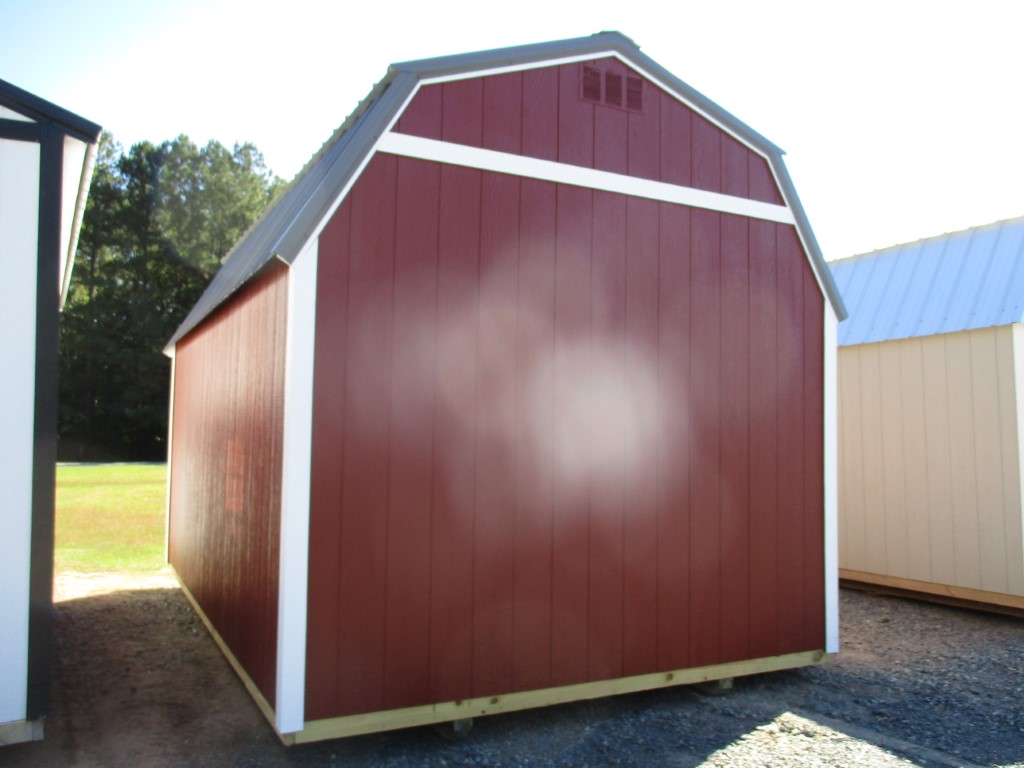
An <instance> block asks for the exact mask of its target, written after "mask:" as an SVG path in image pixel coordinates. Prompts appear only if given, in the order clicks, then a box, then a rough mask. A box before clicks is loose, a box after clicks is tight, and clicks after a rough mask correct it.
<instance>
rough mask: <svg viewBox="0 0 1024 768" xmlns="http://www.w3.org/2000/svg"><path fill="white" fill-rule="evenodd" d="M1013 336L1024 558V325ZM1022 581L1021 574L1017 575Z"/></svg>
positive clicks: (1020, 586)
mask: <svg viewBox="0 0 1024 768" xmlns="http://www.w3.org/2000/svg"><path fill="white" fill-rule="evenodd" d="M1012 328H1013V330H1012V334H1013V392H1014V397H1013V406H1014V412H1013V431H1014V433H1015V434H1016V435H1017V466H1016V467H1014V469H1015V470H1016V472H1017V477H1016V483H1017V500H1018V506H1017V509H1016V510H1015V511H1014V512H1013V514H1016V515H1017V516H1018V518H1019V527H1018V528H1017V530H1018V531H1020V532H1021V533H1020V534H1019V536H1020V538H1019V539H1018V540H1017V541H1015V542H1013V544H1014V546H1015V547H1018V550H1017V551H1018V552H1020V553H1022V557H1024V325H1022V324H1021V323H1014V324H1013V326H1012ZM1016 576H1017V578H1018V579H1022V576H1021V574H1020V572H1019V571H1018V572H1017V574H1016ZM1010 589H1011V592H1012V591H1014V590H1016V591H1017V594H1024V580H1020V581H1018V583H1016V584H1012V583H1011V585H1010Z"/></svg>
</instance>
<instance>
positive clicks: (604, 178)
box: [377, 132, 796, 224]
mask: <svg viewBox="0 0 1024 768" xmlns="http://www.w3.org/2000/svg"><path fill="white" fill-rule="evenodd" d="M377 150H378V151H380V152H387V153H389V154H392V155H401V156H402V157H413V158H417V159H420V160H433V161H435V162H438V163H448V164H450V165H461V166H465V167H467V168H476V169H478V170H481V171H494V172H496V173H507V174H510V175H512V176H524V177H526V178H529V179H540V180H541V181H553V182H555V183H557V184H571V185H572V186H575V187H586V188H588V189H599V190H602V191H604V192H617V193H619V194H622V195H630V196H633V197H643V198H647V199H648V200H659V201H661V202H664V203H675V204H677V205H687V206H692V207H694V208H704V209H707V210H711V211H719V212H720V213H732V214H736V215H737V216H749V217H750V218H754V219H764V220H766V221H776V222H779V223H781V224H794V223H795V222H796V220H795V219H794V218H793V212H792V211H791V210H790V209H789V208H787V207H786V206H784V205H775V204H773V203H763V202H761V201H760V200H748V199H747V198H745V197H735V196H733V195H723V194H720V193H718V192H708V191H707V190H703V189H694V188H693V187H680V186H677V185H675V184H666V183H665V182H662V181H651V180H649V179H638V178H636V177H634V176H625V175H623V174H621V173H609V172H608V171H598V170H594V169H593V168H583V167H581V166H578V165H569V164H567V163H556V162H553V161H551V160H540V159H538V158H535V157H524V156H523V155H513V154H511V153H508V152H495V151H494V150H492V149H480V148H479V147H469V146H466V145H464V144H454V143H452V142H450V141H437V140H436V139H424V138H421V137H419V136H408V135H406V134H404V133H394V132H389V133H386V134H384V135H383V136H381V138H380V142H379V143H378V145H377Z"/></svg>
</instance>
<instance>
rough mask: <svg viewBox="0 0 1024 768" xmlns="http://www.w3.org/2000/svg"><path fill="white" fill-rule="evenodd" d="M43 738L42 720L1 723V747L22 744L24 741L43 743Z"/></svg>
mask: <svg viewBox="0 0 1024 768" xmlns="http://www.w3.org/2000/svg"><path fill="white" fill-rule="evenodd" d="M42 738H43V721H42V720H16V721H14V722H13V723H0V747H6V746H7V745H9V744H20V743H22V742H23V741H42Z"/></svg>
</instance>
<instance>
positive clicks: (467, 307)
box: [307, 73, 824, 719]
mask: <svg viewBox="0 0 1024 768" xmlns="http://www.w3.org/2000/svg"><path fill="white" fill-rule="evenodd" d="M532 75H533V73H523V75H522V88H521V90H523V91H526V90H527V88H526V81H527V79H528V78H529V77H531V76H532ZM517 77H518V76H517ZM538 82H541V83H542V82H544V81H543V79H542V78H541V79H538ZM547 82H548V83H549V84H550V81H547ZM499 86H500V87H498V86H496V87H495V90H493V91H492V90H491V89H489V88H485V89H483V90H481V91H480V92H479V93H480V98H481V99H482V100H483V101H487V100H488V99H490V98H491V97H492V96H495V94H497V93H499V92H500V93H505V92H506V91H507V92H514V91H515V90H516V85H515V79H514V78H508V79H507V80H504V81H502V82H501V83H499ZM475 93H476V92H475V91H473V90H472V89H469V88H467V89H466V90H464V91H463V90H460V91H458V92H457V93H456V94H455V95H453V96H452V98H453V99H454V98H456V96H457V100H458V102H459V103H460V104H462V105H463V107H465V106H466V105H470V104H472V103H474V99H476V95H474V94H475ZM444 95H445V98H447V97H448V93H447V91H446V92H445V94H444ZM550 95H551V91H550V90H549V91H548V92H547V95H544V96H537V98H550ZM584 106H587V107H588V108H591V109H593V108H592V107H589V105H584ZM461 108H462V107H460V109H461ZM529 111H530V110H529V108H528V104H527V102H524V121H523V129H524V130H523V134H522V141H523V146H524V150H525V149H526V148H527V147H529V146H537V147H540V146H541V145H542V142H540V141H539V135H532V134H530V132H529V131H527V130H526V126H527V124H528V123H527V120H526V118H525V114H526V113H527V112H529ZM428 112H429V110H425V111H424V112H423V113H422V114H427V113H428ZM403 119H404V118H403ZM427 122H429V121H427V120H424V121H423V122H422V123H421V124H426V123H427ZM595 125H596V124H595ZM623 125H624V127H625V129H626V133H627V134H628V133H629V125H628V123H625V124H623ZM658 125H659V129H658V133H659V135H665V131H664V126H665V122H664V121H663V120H659V123H658ZM505 128H507V126H504V127H502V128H500V129H499V128H498V127H496V126H494V125H492V124H491V123H487V124H486V125H483V126H482V131H483V132H482V134H481V136H482V140H483V141H484V143H486V142H487V141H489V140H491V139H490V138H489V137H490V136H491V135H492V132H498V133H502V134H504V137H503V138H501V139H497V138H496V139H494V141H504V142H506V143H507V144H506V146H511V145H512V142H513V140H514V135H513V133H509V132H507V131H505ZM620 129H621V126H620V127H619V128H616V127H614V126H611V125H605V126H603V127H598V128H597V133H598V134H601V133H602V132H603V131H604V132H607V135H613V134H614V135H617V134H615V132H616V131H619V130H620ZM531 136H532V137H531ZM551 149H552V147H550V146H549V148H548V150H546V151H550V150H551ZM554 149H558V151H561V148H560V147H554ZM725 153H726V154H727V155H728V154H729V153H733V154H734V151H733V149H726V150H725ZM611 157H612V154H609V155H608V160H607V161H608V162H626V163H627V164H633V163H637V164H640V165H643V164H644V163H648V162H649V163H652V164H653V160H651V159H650V158H647V159H643V158H642V157H640V156H631V155H630V154H629V153H626V154H624V155H621V156H620V157H619V159H618V160H614V161H613V160H611V159H610V158H611ZM631 158H632V159H631ZM735 159H736V158H735V157H732V159H730V161H729V162H730V163H732V162H733V161H734V160H735ZM657 164H658V167H659V168H662V167H663V163H662V162H661V161H660V160H659V161H658V163H657ZM740 165H743V164H742V163H740ZM749 168H750V166H749V164H746V165H745V166H744V171H743V172H744V173H746V172H748V171H749ZM318 280H319V285H318V308H317V311H318V314H317V323H318V327H317V342H316V343H317V347H316V350H317V351H316V355H317V359H316V368H315V382H314V400H315V408H316V413H317V418H316V419H315V422H314V440H313V448H314V466H313V488H314V492H313V504H312V509H311V526H312V529H311V557H310V597H309V600H310V624H309V656H308V658H309V660H310V673H309V675H308V678H307V679H308V688H307V717H308V718H309V719H317V718H324V717H331V716H336V715H345V714H355V713H358V712H367V711H376V710H379V709H381V708H397V707H404V706H415V705H418V704H424V703H428V702H433V701H449V700H458V699H465V698H467V697H470V696H487V695H500V694H502V693H507V692H510V691H515V690H529V689H539V688H546V687H551V686H555V685H564V684H570V683H576V682H584V681H588V680H600V679H608V678H612V677H617V676H620V675H635V674H643V673H648V672H655V671H664V670H670V669H676V668H684V667H687V666H695V665H698V664H713V663H719V662H725V661H735V660H738V659H742V658H754V657H759V656H769V655H774V654H777V653H781V652H785V651H795V650H816V649H820V648H821V647H822V646H823V644H824V620H823V610H824V605H823V579H824V575H823V561H822V549H823V541H822V536H823V532H822V527H821V526H822V523H821V520H822V505H823V498H822V493H823V491H822V484H821V467H822V465H821V450H822V446H821V409H822V390H821V386H822V385H821V376H822V370H821V365H822V358H821V344H822V323H821V313H822V311H823V307H824V305H823V299H822V296H821V293H820V290H819V289H818V288H817V285H816V284H815V281H814V276H813V274H812V273H811V270H810V268H809V267H808V265H807V263H806V259H805V257H804V255H803V253H802V251H801V249H800V244H799V242H798V241H797V240H796V238H795V235H794V230H793V229H792V227H787V226H785V225H779V224H772V223H766V222H755V221H750V220H747V219H743V218H741V217H735V216H729V215H726V214H719V213H714V212H709V211H698V210H691V209H687V208H683V207H680V206H674V205H670V204H666V203H656V202H652V201H647V200H637V199H628V198H625V197H623V196H620V195H615V194H611V193H603V192H602V193H598V192H592V191H589V190H584V189H579V188H574V187H567V186H560V185H556V184H551V183H547V182H539V181H532V180H525V179H517V178H514V177H509V176H503V175H499V174H490V173H483V172H480V171H475V170H470V169H465V168H455V167H444V166H440V165H437V164H433V163H427V162H423V161H418V160H410V159H396V158H394V157H385V156H380V157H377V158H375V159H374V160H373V161H372V162H371V163H370V165H369V166H368V167H367V170H366V172H365V173H364V175H363V177H362V178H361V179H360V180H359V181H358V182H357V184H356V185H355V186H354V188H353V190H352V192H351V193H350V195H349V198H348V200H346V202H345V203H344V204H343V205H342V207H341V208H340V209H339V210H338V212H337V214H336V215H335V217H334V219H333V220H332V221H331V223H330V224H329V226H328V227H327V229H326V230H325V231H324V234H323V236H322V238H321V241H320V272H319V277H318ZM321 414H323V417H321ZM794 434H795V436H796V438H795V439H794ZM314 666H315V668H314Z"/></svg>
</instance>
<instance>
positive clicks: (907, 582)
mask: <svg viewBox="0 0 1024 768" xmlns="http://www.w3.org/2000/svg"><path fill="white" fill-rule="evenodd" d="M839 579H840V582H841V583H842V585H843V586H844V587H850V588H852V589H868V590H872V591H878V592H885V593H887V594H892V595H898V596H901V597H916V598H918V599H924V600H931V601H933V602H937V603H943V604H945V605H954V606H957V607H960V608H973V609H976V610H982V611H993V612H996V613H1007V614H1010V615H1011V616H1024V596H1022V595H1008V594H1004V593H1002V592H988V591H985V590H981V589H969V588H968V587H956V586H953V585H951V584H936V583H934V582H931V581H918V580H917V579H904V578H901V577H899V576H886V575H884V574H880V573H866V572H865V571H853V570H850V569H848V568H840V569H839Z"/></svg>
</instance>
